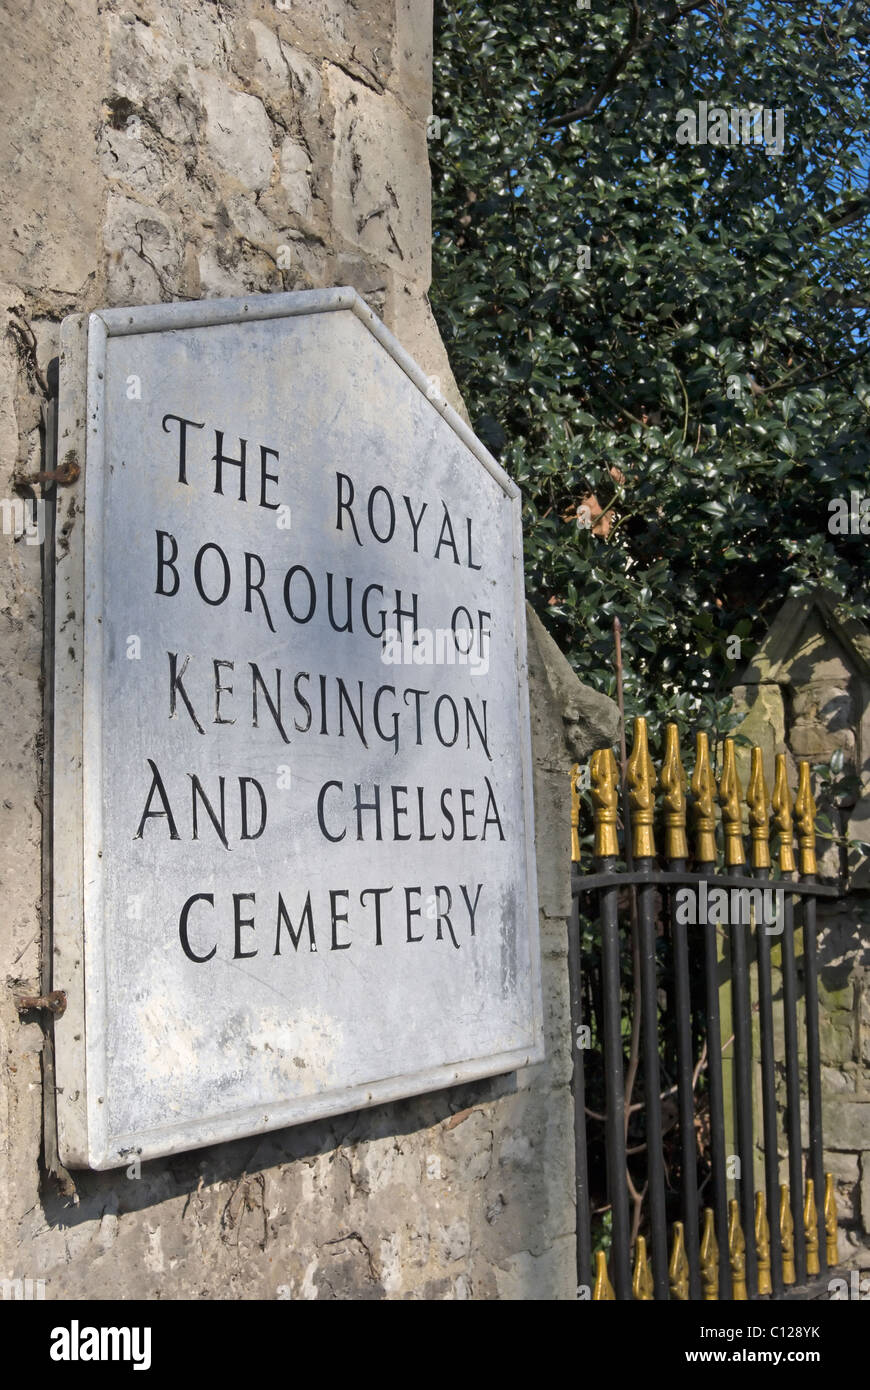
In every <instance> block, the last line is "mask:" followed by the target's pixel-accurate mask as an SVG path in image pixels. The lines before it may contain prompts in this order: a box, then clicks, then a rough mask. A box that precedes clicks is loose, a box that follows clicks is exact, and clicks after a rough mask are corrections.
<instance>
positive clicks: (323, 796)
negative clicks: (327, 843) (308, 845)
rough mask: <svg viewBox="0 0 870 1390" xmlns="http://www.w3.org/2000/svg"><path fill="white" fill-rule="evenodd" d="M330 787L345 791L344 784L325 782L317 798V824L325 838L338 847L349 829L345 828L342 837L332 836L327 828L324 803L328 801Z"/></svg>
mask: <svg viewBox="0 0 870 1390" xmlns="http://www.w3.org/2000/svg"><path fill="white" fill-rule="evenodd" d="M330 787H338V790H339V791H343V790H344V783H343V782H324V784H323V786H322V787H321V788H320V792H319V795H318V797H317V823H318V825H319V826H320V831H321V834H322V835H323V836H324V838H325V839H327V840H331V841H332V843H333V844H334V845H337V844H338V842H339V840H343V839H344V837H345V835H346V834H347V827H346V826H345V828H344V830H342V832H341V834H340V835H330V833H329V831H328V830H327V828H326V822H325V820H324V819H323V803H324V801H325V799H326V793H327V792H328V791H329V788H330Z"/></svg>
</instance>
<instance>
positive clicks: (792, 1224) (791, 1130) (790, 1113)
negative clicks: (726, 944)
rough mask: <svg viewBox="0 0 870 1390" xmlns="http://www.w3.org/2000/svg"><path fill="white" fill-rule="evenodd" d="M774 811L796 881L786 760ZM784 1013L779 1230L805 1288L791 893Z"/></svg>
mask: <svg viewBox="0 0 870 1390" xmlns="http://www.w3.org/2000/svg"><path fill="white" fill-rule="evenodd" d="M774 811H775V812H776V816H777V828H778V829H779V832H780V843H779V869H780V876H781V878H784V879H791V878H793V877H794V876H795V858H794V844H793V831H792V799H791V792H790V791H789V787H788V782H787V780H786V775H785V756H784V755H780V756H779V758H778V759H777V777H776V784H775V787H774ZM781 940H782V1012H783V1028H784V1037H785V1104H786V1134H787V1138H788V1187H787V1188H785V1187H784V1186H781V1187H780V1192H781V1193H788V1194H789V1197H790V1204H791V1206H790V1212H789V1217H790V1219H789V1221H788V1223H787V1224H786V1219H785V1214H784V1212H783V1210H782V1204H780V1228H781V1230H782V1238H783V1280H784V1282H785V1283H786V1284H789V1283H795V1282H796V1283H798V1284H803V1283H804V1281H805V1280H806V1275H807V1261H806V1241H805V1238H804V1226H803V1186H804V1184H803V1161H802V1155H801V1115H800V1098H801V1089H800V1072H799V1070H798V1030H797V970H796V967H795V954H794V901H793V897H792V894H791V893H788V894H786V898H785V922H784V925H783V932H782V938H781Z"/></svg>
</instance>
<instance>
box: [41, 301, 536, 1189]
mask: <svg viewBox="0 0 870 1390" xmlns="http://www.w3.org/2000/svg"><path fill="white" fill-rule="evenodd" d="M62 346H63V350H62V359H61V416H60V426H59V433H60V447H59V454H60V457H61V458H62V459H63V458H67V459H70V458H73V457H74V458H76V459H77V460H78V461H79V462H80V463H81V464H82V471H81V476H80V478H79V479H78V481H77V482H75V483H73V484H72V485H71V486H69V487H68V488H66V489H63V490H61V492H62V496H61V500H60V502H59V512H58V525H57V533H58V542H57V562H56V616H57V621H56V642H55V687H54V736H55V744H54V896H53V932H54V941H53V960H54V979H53V984H54V986H55V988H57V989H63V990H64V991H66V994H67V997H68V1005H67V1009H66V1012H65V1013H64V1014H63V1016H62V1017H60V1018H58V1019H57V1021H56V1025H55V1042H56V1066H57V1089H58V1124H59V1137H60V1150H61V1156H62V1158H63V1159H64V1160H65V1162H67V1163H68V1164H71V1165H87V1166H90V1167H94V1168H110V1167H113V1166H117V1165H120V1164H123V1163H128V1162H130V1160H131V1156H134V1155H135V1156H142V1157H150V1156H154V1155H158V1154H165V1153H171V1152H175V1151H178V1150H183V1149H189V1148H195V1147H197V1146H200V1145H204V1144H210V1143H214V1142H217V1141H220V1140H225V1139H231V1138H234V1137H236V1136H240V1135H245V1134H254V1133H258V1132H261V1131H265V1130H270V1129H276V1128H278V1127H280V1126H284V1125H289V1124H295V1123H298V1122H300V1121H304V1120H308V1119H312V1118H315V1117H319V1116H325V1115H331V1114H336V1113H339V1112H342V1111H347V1110H351V1109H355V1108H357V1107H359V1106H366V1105H373V1104H376V1103H378V1102H382V1101H388V1100H392V1099H395V1098H398V1097H401V1096H407V1095H411V1094H415V1093H418V1092H422V1091H427V1090H432V1089H435V1088H438V1087H443V1086H448V1085H450V1084H452V1083H454V1082H460V1081H467V1080H470V1079H473V1078H476V1077H482V1076H486V1075H491V1074H494V1073H497V1072H503V1071H508V1070H512V1069H514V1068H517V1067H521V1066H524V1065H526V1064H527V1063H529V1062H534V1061H537V1060H540V1058H541V1056H542V1022H541V997H540V978H539V960H538V944H537V905H536V892H535V870H534V857H533V831H532V802H531V779H530V757H529V727H528V707H527V686H526V669H525V629H524V617H523V582H522V563H521V534H520V515H519V514H520V504H519V498H518V490H517V488H516V486H515V485H514V484H513V483H512V482H511V481H510V479H509V478H508V477H507V476H506V475H505V474H504V472H503V471H502V470H501V469H500V468H499V466H498V464H497V463H496V462H495V461H494V460H493V459H492V458H491V457H490V456H489V454H488V453H487V452H486V450H485V449H484V448H483V447H482V446H481V444H480V443H479V442H478V440H477V439H476V438H475V437H474V435H473V434H472V433H471V432H470V430H469V429H468V428H467V427H466V426H465V425H464V423H463V422H462V421H461V420H460V419H459V418H458V416H456V415H455V414H454V412H453V411H452V410H451V409H450V408H449V407H448V406H447V404H446V402H445V401H444V400H443V399H442V398H441V396H440V395H439V394H438V391H437V389H436V386H437V383H436V382H434V381H432V380H430V379H427V378H426V377H425V376H424V375H423V373H422V372H421V371H420V369H419V368H418V367H417V366H416V365H415V364H414V363H413V362H412V361H411V359H410V358H409V357H408V356H407V354H406V353H405V352H404V351H403V350H402V348H401V347H400V346H399V344H398V343H397V342H396V340H395V339H394V338H393V337H392V336H391V334H390V333H389V332H388V331H387V330H386V329H385V328H384V326H383V325H382V324H381V323H380V322H379V321H378V319H376V318H375V316H374V315H373V314H372V313H371V311H370V310H369V309H368V308H367V307H366V306H365V304H364V303H363V302H362V301H361V300H360V299H359V298H358V297H357V295H356V294H355V293H354V291H352V290H348V289H335V290H328V291H312V292H305V293H296V294H280V295H267V296H262V297H255V298H250V299H245V300H226V301H209V302H201V303H195V304H172V305H155V306H149V307H144V308H131V309H107V310H103V311H100V312H98V313H94V314H92V315H90V317H89V319H87V320H84V319H82V318H74V319H70V320H67V321H66V323H65V325H64V332H63V345H62Z"/></svg>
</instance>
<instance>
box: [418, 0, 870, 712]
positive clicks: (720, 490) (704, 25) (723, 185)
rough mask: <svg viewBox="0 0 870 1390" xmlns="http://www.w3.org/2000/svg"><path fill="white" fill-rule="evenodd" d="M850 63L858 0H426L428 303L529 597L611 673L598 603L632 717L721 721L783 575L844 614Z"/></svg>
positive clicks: (862, 148) (854, 420) (858, 138)
mask: <svg viewBox="0 0 870 1390" xmlns="http://www.w3.org/2000/svg"><path fill="white" fill-rule="evenodd" d="M868 68H870V11H868V8H867V6H866V4H864V3H844V4H825V5H819V4H808V3H805V2H804V0H788V3H769V2H766V0H753V3H749V4H725V3H716V0H709V2H708V3H699V4H690V3H684V4H673V3H654V0H632V2H631V3H629V4H619V3H617V4H613V3H607V2H606V0H591V3H590V5H589V7H588V8H587V7H586V6H585V5H584V4H583V3H582V0H581V3H577V0H528V2H527V3H519V0H517V2H516V3H497V2H496V3H493V0H453V3H449V4H448V3H445V2H444V0H437V2H436V34H435V85H434V96H433V113H434V114H433V118H432V119H431V120H430V122H429V135H430V158H431V164H432V173H433V202H434V272H433V289H432V303H433V309H434V312H435V314H436V318H437V321H438V324H439V327H440V329H441V332H442V336H443V337H444V340H445V342H446V345H447V348H448V352H449V355H450V359H451V363H452V366H453V369H454V372H455V374H456V377H457V381H458V383H459V386H460V389H461V390H462V392H463V394H464V397H465V400H466V402H467V405H468V408H469V411H470V414H471V418H472V423H473V425H474V426H475V428H476V430H477V432H478V433H479V434H480V436H481V438H482V439H483V440H484V441H485V442H486V443H487V444H488V446H489V447H490V449H491V450H492V451H493V452H494V453H495V455H496V456H497V457H498V458H499V459H500V461H501V463H502V465H503V466H504V467H505V469H506V470H507V471H508V473H510V475H511V476H512V477H513V478H515V479H516V481H517V482H518V483H519V484H520V485H521V487H522V489H523V495H524V530H525V565H526V577H527V590H528V594H529V597H530V600H531V602H532V604H533V605H534V607H535V608H536V610H537V611H538V613H539V614H540V616H541V617H542V619H543V620H544V622H545V623H546V625H547V626H548V628H549V629H550V631H551V632H552V633H553V635H554V637H555V638H556V640H557V641H558V642H559V643H560V645H561V646H562V648H563V650H565V651H566V653H567V654H568V656H569V659H570V660H571V661H572V663H573V664H574V666H575V668H576V669H577V671H578V673H579V675H580V676H581V678H582V679H583V680H585V681H587V682H589V683H590V684H593V685H595V686H596V687H598V688H599V689H602V690H605V691H606V692H608V693H610V694H612V693H613V691H614V685H615V678H614V673H613V637H612V625H613V619H614V617H616V616H618V617H619V618H620V620H621V623H622V627H623V644H624V654H625V663H626V706H627V712H628V713H629V714H630V713H641V712H643V713H647V714H649V715H650V716H651V718H652V720H653V723H654V724H658V723H659V722H660V721H661V720H662V719H663V718H665V717H668V718H676V719H677V720H678V722H679V723H680V724H681V725H684V726H685V725H686V724H687V723H688V722H689V721H691V722H693V723H694V722H695V721H698V720H700V721H703V722H704V723H706V724H708V725H710V724H712V725H713V726H714V727H716V728H718V729H722V728H727V727H729V726H730V724H733V722H734V719H733V716H730V717H729V697H728V691H729V688H730V685H731V684H732V683H733V681H734V680H735V678H736V676H737V674H738V672H739V670H740V669H741V668H742V666H743V665H744V664H745V662H746V659H747V657H748V656H749V655H751V652H752V649H753V644H754V643H757V641H759V640H760V638H761V636H762V635H763V632H764V630H765V626H766V624H767V623H768V622H769V621H770V619H771V617H772V616H773V614H774V613H775V612H776V610H777V608H778V607H779V605H780V604H781V603H782V601H783V600H784V599H785V598H786V597H787V596H788V595H789V594H799V593H802V592H806V591H809V590H813V589H821V590H822V591H824V592H825V593H826V594H827V595H828V597H831V598H833V599H834V600H835V601H836V602H837V603H838V605H840V606H841V608H842V609H843V610H844V611H845V612H846V613H851V614H852V615H854V616H857V617H859V618H866V617H867V616H868V601H867V590H866V584H865V576H866V572H867V569H866V566H867V556H868V547H870V537H868V536H867V535H866V534H861V532H860V528H859V527H858V526H857V518H856V519H855V524H854V525H853V528H852V529H853V530H854V531H855V532H856V533H855V534H851V533H847V534H842V533H840V532H832V531H831V530H829V526H828V523H829V516H830V510H831V504H832V502H833V499H836V498H845V499H847V500H848V499H850V498H851V501H852V503H853V504H854V503H855V501H856V499H855V497H853V496H852V494H855V493H857V494H858V497H859V499H860V497H861V496H863V495H866V494H867V493H870V480H868V447H867V428H868V415H870V358H868V355H867V354H868V341H867V313H868V308H870V277H868V273H867V272H868V218H870V194H868V150H870V140H868V129H870V109H868V108H870V100H868V98H870V80H868ZM704 101H706V102H707V103H708V106H709V107H710V108H712V107H714V106H718V107H724V108H726V109H729V110H730V108H732V107H734V108H753V107H760V108H762V109H763V110H766V111H768V112H769V113H770V120H771V129H772V128H773V125H772V123H773V121H774V119H775V118H774V113H775V112H780V113H781V120H782V123H783V125H782V129H783V133H784V138H783V141H782V152H781V153H776V152H775V151H774V150H770V149H769V148H768V147H767V146H766V145H763V144H762V145H759V144H757V143H752V144H750V143H733V144H732V143H729V144H717V143H712V142H710V141H708V142H707V143H700V141H699V142H698V143H695V144H690V143H681V142H680V141H679V140H678V138H677V135H678V130H679V128H680V124H681V120H682V122H683V123H685V114H683V116H682V117H681V116H680V115H678V113H681V112H682V113H685V112H686V111H687V110H691V111H693V112H697V110H698V104H699V103H700V102H704ZM698 134H699V137H701V136H702V134H703V131H702V128H701V127H699V132H698ZM850 505H851V504H850ZM868 529H870V528H868ZM735 637H736V638H739V639H740V641H739V643H736V642H735V641H734V640H733V639H734V638H735Z"/></svg>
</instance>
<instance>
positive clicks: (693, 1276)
mask: <svg viewBox="0 0 870 1390" xmlns="http://www.w3.org/2000/svg"><path fill="white" fill-rule="evenodd" d="M660 781H661V786H662V789H663V791H664V793H665V795H664V816H665V858H666V860H667V862H668V864H669V866H670V868H671V869H672V870H676V871H679V870H680V869H685V867H686V862H687V860H688V857H689V845H688V841H687V839H686V774H685V771H684V769H683V764H682V760H681V758H680V734H679V729H678V728H677V725H676V724H668V726H667V728H666V731H665V753H664V758H663V759H662V770H661V778H660ZM670 917H671V939H672V942H673V950H674V1003H675V1006H676V1016H677V1099H678V1105H679V1116H680V1167H681V1172H682V1194H683V1229H684V1231H685V1247H686V1254H687V1258H688V1261H689V1297H690V1298H692V1299H700V1297H701V1264H700V1248H699V1226H698V1164H697V1138H696V1135H695V1085H694V1063H693V1057H692V999H691V988H690V981H689V938H688V928H687V925H686V922H685V921H684V920H682V914H680V913H674V912H672V913H671V914H670Z"/></svg>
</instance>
